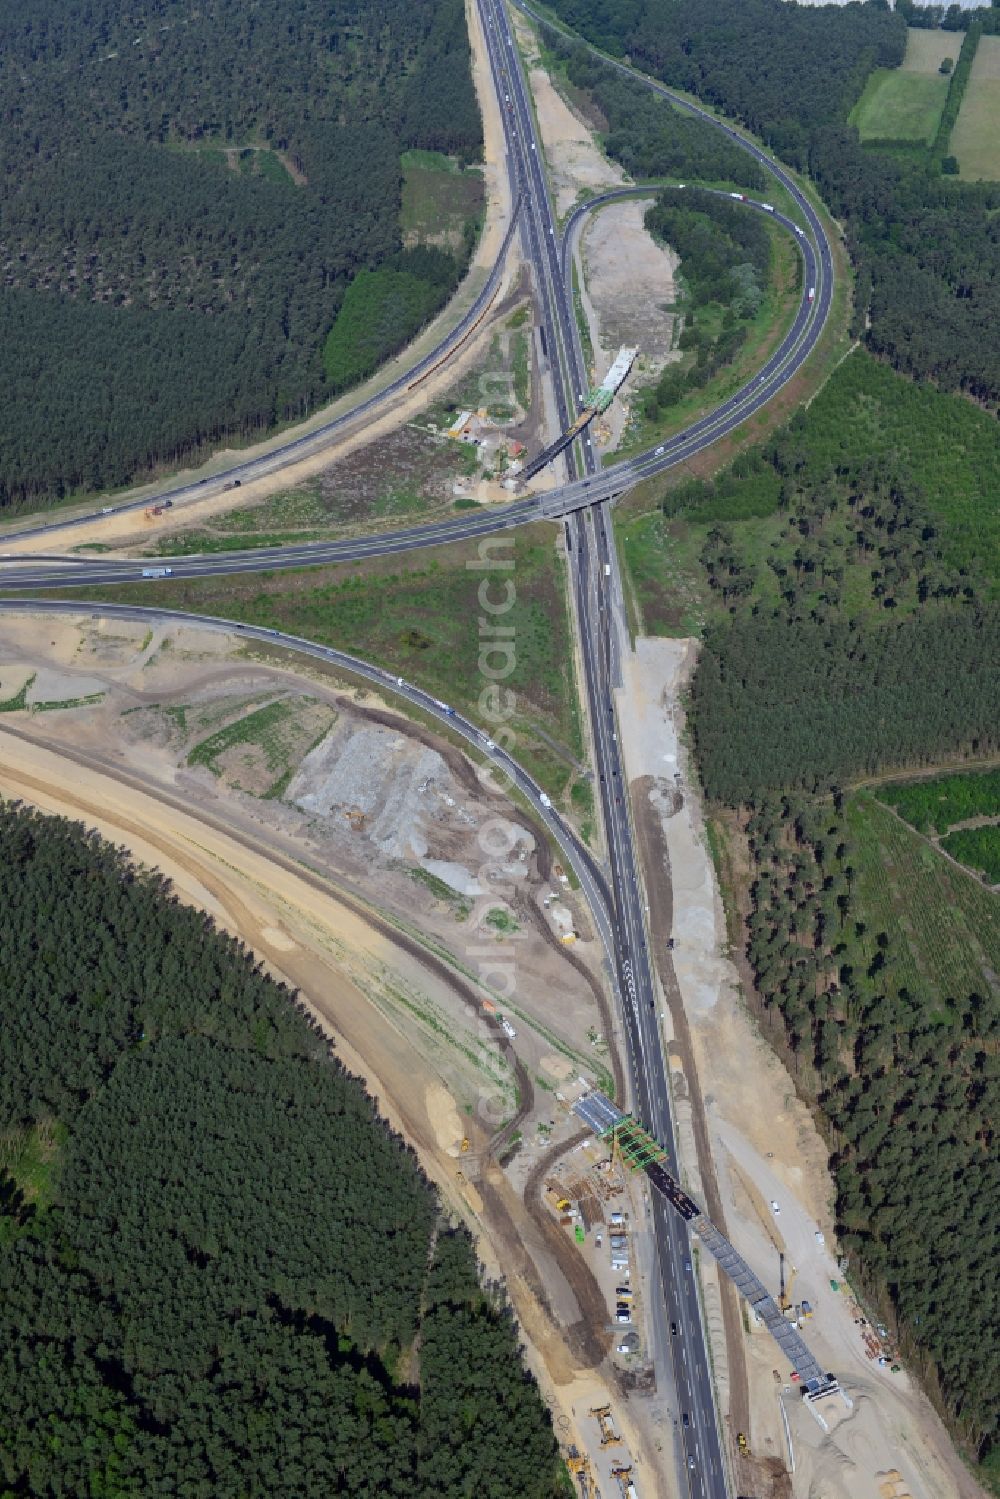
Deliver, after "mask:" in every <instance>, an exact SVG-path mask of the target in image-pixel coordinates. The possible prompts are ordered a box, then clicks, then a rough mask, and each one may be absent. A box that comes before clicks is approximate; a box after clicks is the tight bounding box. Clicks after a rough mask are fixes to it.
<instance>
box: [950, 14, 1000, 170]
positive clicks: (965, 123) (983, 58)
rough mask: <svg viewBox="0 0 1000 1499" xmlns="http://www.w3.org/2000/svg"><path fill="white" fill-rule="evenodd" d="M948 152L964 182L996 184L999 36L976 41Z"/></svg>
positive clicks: (999, 143) (999, 159)
mask: <svg viewBox="0 0 1000 1499" xmlns="http://www.w3.org/2000/svg"><path fill="white" fill-rule="evenodd" d="M950 150H951V153H952V155H953V156H955V157H957V158H958V165H959V169H960V175H961V176H962V177H963V178H964V179H965V180H966V181H988V182H1000V36H983V37H980V39H979V47H978V48H977V50H976V55H975V58H974V59H973V63H972V72H971V74H970V75H969V82H968V85H967V87H966V90H965V97H964V99H963V100H962V107H961V109H960V110H959V112H958V119H957V120H956V121H955V127H954V129H953V130H952V132H951V143H950Z"/></svg>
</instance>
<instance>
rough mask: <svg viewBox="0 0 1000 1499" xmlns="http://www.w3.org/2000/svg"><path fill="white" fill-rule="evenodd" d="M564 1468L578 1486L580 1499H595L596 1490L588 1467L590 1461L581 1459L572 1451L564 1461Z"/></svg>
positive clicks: (584, 1458)
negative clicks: (565, 1467)
mask: <svg viewBox="0 0 1000 1499" xmlns="http://www.w3.org/2000/svg"><path fill="white" fill-rule="evenodd" d="M566 1466H567V1468H568V1469H569V1471H570V1473H571V1474H572V1476H573V1477H574V1478H575V1479H576V1481H577V1483H578V1484H579V1485H580V1499H596V1494H597V1488H596V1486H595V1484H594V1475H593V1473H592V1471H591V1467H590V1459H589V1458H587V1457H581V1456H580V1454H579V1453H578V1452H577V1451H576V1450H575V1449H574V1450H573V1451H572V1452H571V1453H570V1455H569V1457H568V1458H567V1459H566Z"/></svg>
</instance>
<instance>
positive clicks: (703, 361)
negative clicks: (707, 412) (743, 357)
mask: <svg viewBox="0 0 1000 1499" xmlns="http://www.w3.org/2000/svg"><path fill="white" fill-rule="evenodd" d="M646 227H647V229H649V230H650V232H651V233H652V234H654V235H656V236H657V237H658V238H659V239H661V240H663V241H664V242H665V243H666V244H669V245H670V246H671V247H672V248H673V249H674V250H676V252H677V254H678V255H679V256H680V274H681V279H682V282H683V292H684V300H683V310H684V327H683V330H682V332H681V335H680V338H679V340H678V345H679V347H680V349H681V350H682V351H683V356H686V357H682V359H681V362H680V363H679V364H668V365H666V366H665V368H664V370H663V372H662V374H661V375H660V378H659V379H658V380H657V382H656V384H655V385H653V386H651V387H650V388H649V390H647V391H645V392H643V405H644V414H645V416H646V417H647V419H648V420H650V421H656V420H657V418H658V417H659V415H660V410H661V408H663V409H667V408H669V407H670V406H673V405H675V404H676V403H677V402H678V401H681V400H683V398H684V396H685V395H687V394H688V393H689V392H690V391H692V390H698V389H700V388H701V386H703V385H706V384H707V383H708V381H709V380H710V379H711V378H712V376H713V375H714V374H715V372H716V370H718V369H721V368H722V366H723V365H726V364H729V363H730V362H731V361H732V360H733V359H735V357H736V355H737V354H738V353H739V351H740V349H741V348H742V347H743V344H744V343H745V342H746V337H747V329H748V327H749V324H750V322H751V321H752V320H753V318H754V317H756V315H757V313H758V312H759V311H760V306H761V302H762V301H763V299H764V295H765V292H766V290H767V284H768V276H769V272H770V267H771V241H770V238H769V236H768V230H767V227H766V225H765V222H764V220H763V219H762V218H759V217H758V216H757V215H756V214H753V213H747V212H746V211H745V210H744V211H743V212H741V211H740V210H739V209H738V208H737V207H736V205H735V204H734V203H732V202H730V201H729V200H728V199H725V198H716V197H713V196H712V194H710V193H706V192H701V191H700V190H699V189H698V188H684V189H681V188H667V189H666V190H665V191H664V192H662V193H660V195H659V197H658V198H657V200H656V202H655V203H654V205H653V207H652V208H650V209H649V210H648V211H647V213H646ZM710 309H711V311H712V312H713V313H715V314H716V316H715V317H714V318H713V319H712V321H713V322H715V323H716V324H717V327H716V328H715V329H714V330H713V329H712V327H711V326H710V323H709V319H708V318H703V317H702V316H700V314H703V313H706V312H708V311H709V310H710Z"/></svg>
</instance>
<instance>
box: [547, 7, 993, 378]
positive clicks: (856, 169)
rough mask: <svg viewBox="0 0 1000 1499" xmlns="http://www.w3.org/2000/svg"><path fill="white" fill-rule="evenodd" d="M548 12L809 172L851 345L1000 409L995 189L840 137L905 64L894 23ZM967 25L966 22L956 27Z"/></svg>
mask: <svg viewBox="0 0 1000 1499" xmlns="http://www.w3.org/2000/svg"><path fill="white" fill-rule="evenodd" d="M553 9H554V10H555V12H556V13H557V14H558V15H559V16H560V17H561V18H562V19H563V20H564V21H566V22H567V23H568V24H569V25H571V26H573V27H574V28H575V29H576V30H577V31H579V32H580V33H581V34H582V35H583V36H585V37H587V39H588V40H590V41H591V42H594V43H595V44H596V45H598V46H600V47H602V48H604V49H605V50H606V51H608V52H611V53H613V54H614V55H616V56H619V57H621V56H627V57H628V58H629V60H630V61H631V62H632V63H633V64H634V65H635V66H636V67H638V68H640V69H642V70H644V71H645V72H648V73H651V74H653V75H654V76H655V77H658V78H662V79H663V80H664V81H665V82H667V83H671V84H673V85H675V86H676V87H679V88H683V89H686V90H688V91H690V92H691V93H694V94H697V95H698V96H699V97H700V98H702V99H704V100H706V101H707V102H708V103H711V104H713V105H716V106H718V107H719V108H720V109H722V110H724V111H725V112H726V113H728V114H729V115H731V116H733V117H735V118H736V119H738V120H741V121H743V122H744V123H745V124H746V125H748V126H749V127H750V128H751V129H752V130H754V131H755V132H756V133H757V134H759V135H760V136H761V137H762V138H763V139H764V140H765V141H766V142H767V143H768V144H769V145H770V146H772V147H773V148H774V150H775V151H776V152H777V154H778V155H779V156H780V157H781V158H782V159H784V160H786V161H788V162H790V163H791V164H792V165H793V166H797V167H800V168H802V169H803V170H805V171H808V173H809V174H810V176H811V177H812V178H813V180H814V181H815V182H816V184H817V186H818V187H819V189H820V191H821V193H822V195H823V198H824V200H825V202H826V203H827V204H828V206H829V207H830V209H831V210H832V211H833V213H834V214H836V215H837V217H838V218H840V219H842V220H843V221H844V222H845V226H846V233H847V241H848V247H849V249H850V252H851V255H852V258H853V260H854V262H855V265H856V267H857V271H858V297H857V307H856V330H857V332H858V333H859V334H861V333H863V335H864V337H865V338H866V340H867V342H868V344H869V346H870V347H871V348H872V349H873V350H874V351H875V352H877V353H878V354H880V355H882V356H884V357H885V358H886V359H887V360H889V362H890V363H891V364H892V365H893V366H894V367H895V368H896V369H899V370H902V371H905V372H906V373H909V374H914V375H921V376H925V377H927V378H929V379H932V380H934V381H935V382H936V383H937V384H939V385H940V386H941V387H942V388H944V389H947V390H963V391H965V392H967V393H969V394H970V395H972V396H974V397H976V398H977V399H979V400H981V401H983V402H985V403H987V404H989V405H996V404H997V403H998V402H1000V343H998V341H997V339H996V337H995V330H996V327H997V325H998V323H1000V215H998V214H997V209H998V207H1000V185H998V184H991V183H981V184H971V183H959V182H957V181H956V180H955V179H954V178H953V177H949V176H947V175H942V172H941V159H940V157H939V156H937V155H935V154H934V153H933V150H932V151H931V152H928V153H925V152H920V151H910V152H908V153H907V152H898V151H891V150H878V149H875V148H873V147H872V146H866V147H862V145H861V143H860V141H859V139H858V135H857V132H856V131H855V130H854V129H853V128H849V127H848V125H847V116H848V113H849V112H850V109H851V106H852V105H853V104H854V102H855V100H856V99H857V98H858V96H859V94H860V93H861V90H862V88H863V86H864V83H865V79H866V78H867V76H868V74H869V73H870V72H871V70H872V69H873V68H875V67H888V68H891V67H896V66H898V65H899V63H900V62H901V61H902V59H903V53H904V50H905V44H906V21H905V18H904V14H903V12H902V10H900V11H898V12H896V13H893V12H892V11H890V10H889V9H888V7H887V6H886V7H883V6H881V5H863V6H859V5H848V6H843V7H841V6H789V5H787V4H786V3H785V0H553ZM994 18H995V20H996V22H997V24H1000V10H996V9H995V10H991V11H986V10H984V11H980V12H979V22H978V24H980V25H985V26H986V27H987V29H994V30H995V29H996V26H995V25H994ZM969 23H970V13H968V12H966V13H965V14H964V18H963V19H961V22H960V24H962V25H968V24H969ZM958 71H959V70H956V72H958ZM960 83H961V79H960V78H959V79H958V84H959V86H960ZM948 113H949V112H948V110H947V109H946V116H947V115H948Z"/></svg>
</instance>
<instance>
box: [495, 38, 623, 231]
mask: <svg viewBox="0 0 1000 1499" xmlns="http://www.w3.org/2000/svg"><path fill="white" fill-rule="evenodd" d="M513 21H514V31H515V34H516V36H517V40H518V42H519V44H520V46H521V48H522V51H523V52H524V55H525V59H526V61H527V68H528V83H529V85H530V88H531V93H532V97H533V99H534V101H535V113H536V116H537V119H538V127H539V131H540V133H541V137H542V146H543V148H544V151H545V158H546V161H547V163H548V166H549V171H550V180H551V183H552V191H553V195H554V198H555V205H556V215H557V217H559V218H562V217H563V216H564V215H565V214H567V213H568V212H569V211H570V209H572V208H573V207H575V205H576V203H577V202H578V200H579V196H580V192H581V190H582V189H588V188H589V189H591V190H595V191H600V190H601V189H602V188H608V187H618V186H620V184H621V183H622V182H624V180H625V174H624V172H623V171H622V169H621V167H619V166H615V165H614V163H613V162H610V161H608V159H607V157H606V156H605V155H604V154H603V152H602V151H600V150H599V148H598V147H597V145H596V143H595V141H594V135H593V129H592V127H591V126H590V125H588V124H587V122H586V121H585V120H584V119H583V117H582V115H580V114H578V113H577V112H576V111H575V110H574V109H572V108H571V107H570V105H569V104H568V103H567V102H566V100H565V99H564V98H563V97H562V95H561V94H560V93H559V92H558V91H557V90H556V88H555V86H554V84H553V82H552V79H551V78H550V77H549V75H548V73H547V72H546V70H545V69H544V68H543V67H542V64H541V60H540V58H539V55H538V46H537V37H536V34H535V31H534V28H533V27H532V26H531V25H530V24H529V23H528V22H527V21H526V20H525V18H524V17H523V16H522V15H521V14H520V13H519V12H516V11H515V12H514V13H513Z"/></svg>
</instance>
